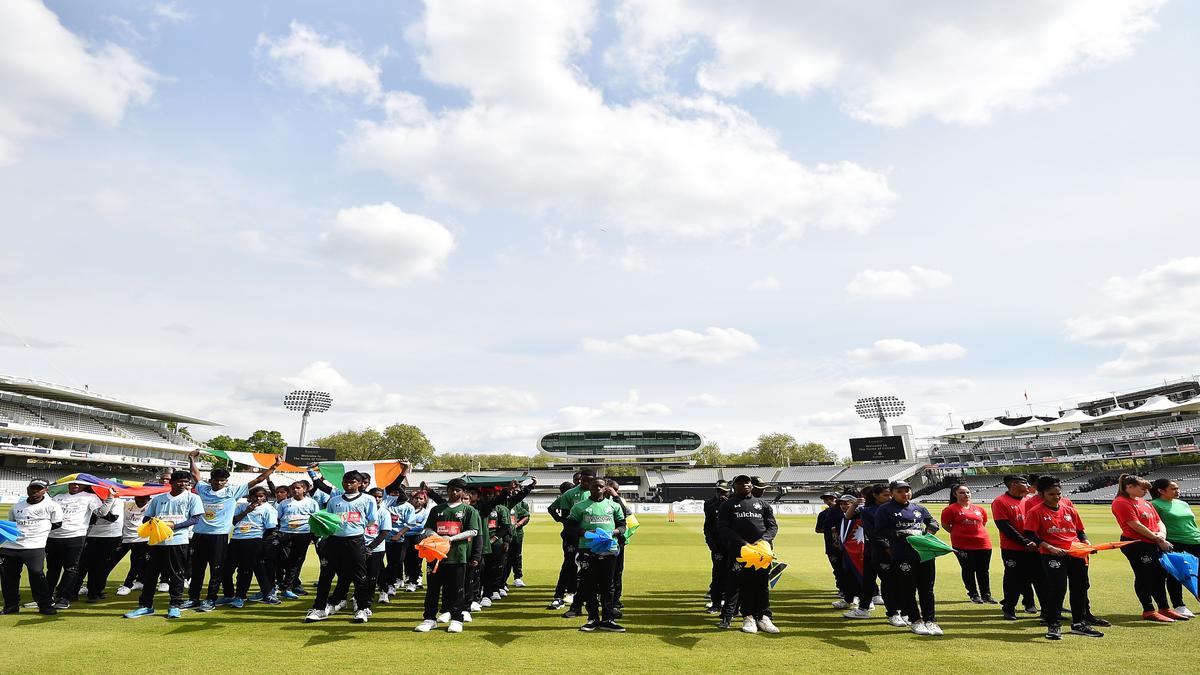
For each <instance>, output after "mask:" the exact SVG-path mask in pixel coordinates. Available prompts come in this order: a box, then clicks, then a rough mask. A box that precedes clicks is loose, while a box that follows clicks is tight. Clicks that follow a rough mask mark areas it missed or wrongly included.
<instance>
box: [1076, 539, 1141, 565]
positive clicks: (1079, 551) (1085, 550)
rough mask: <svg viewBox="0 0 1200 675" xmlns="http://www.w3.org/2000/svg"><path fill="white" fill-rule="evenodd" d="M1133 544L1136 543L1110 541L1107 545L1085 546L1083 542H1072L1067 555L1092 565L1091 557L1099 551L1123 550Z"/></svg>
mask: <svg viewBox="0 0 1200 675" xmlns="http://www.w3.org/2000/svg"><path fill="white" fill-rule="evenodd" d="M1132 543H1134V542H1132V541H1110V542H1107V543H1100V544H1090V543H1088V544H1085V543H1083V542H1082V541H1073V542H1071V548H1070V549H1069V550H1067V555H1070V556H1074V557H1076V558H1083V564H1085V565H1090V564H1091V558H1090V556H1091V555H1092V554H1093V553H1095V552H1097V551H1111V550H1113V549H1117V548H1121V547H1123V546H1128V545H1130V544H1132Z"/></svg>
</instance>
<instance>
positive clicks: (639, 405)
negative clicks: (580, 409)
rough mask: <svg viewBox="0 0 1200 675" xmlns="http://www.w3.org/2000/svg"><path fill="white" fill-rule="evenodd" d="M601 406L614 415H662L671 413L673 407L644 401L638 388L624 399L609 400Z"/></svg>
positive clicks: (632, 390)
mask: <svg viewBox="0 0 1200 675" xmlns="http://www.w3.org/2000/svg"><path fill="white" fill-rule="evenodd" d="M600 407H601V408H602V409H603V410H604V411H605V412H607V413H609V414H612V415H623V416H626V417H629V416H636V417H641V416H648V415H654V416H662V415H670V414H671V408H669V407H668V406H666V405H665V404H662V403H643V402H642V400H641V397H640V396H638V393H637V390H636V389H630V390H629V397H628V398H626V399H625V400H624V401H607V402H605V403H601V404H600Z"/></svg>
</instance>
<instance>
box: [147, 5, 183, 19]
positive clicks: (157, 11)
mask: <svg viewBox="0 0 1200 675" xmlns="http://www.w3.org/2000/svg"><path fill="white" fill-rule="evenodd" d="M150 11H151V13H152V14H154V16H156V17H158V18H160V19H164V20H166V21H168V22H170V23H182V22H184V21H187V20H188V19H190V18H192V15H191V14H188V13H187V12H186V11H184V10H182V9H179V7H178V6H177V5H176V4H175V3H174V2H160V3H158V4H156V5H154V7H153V8H151V10H150Z"/></svg>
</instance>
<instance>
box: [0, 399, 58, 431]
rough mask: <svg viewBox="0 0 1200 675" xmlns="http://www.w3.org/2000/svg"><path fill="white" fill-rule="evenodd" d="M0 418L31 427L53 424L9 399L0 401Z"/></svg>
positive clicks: (51, 425) (50, 425)
mask: <svg viewBox="0 0 1200 675" xmlns="http://www.w3.org/2000/svg"><path fill="white" fill-rule="evenodd" d="M0 418H2V419H4V420H7V421H9V422H12V423H15V424H24V425H26V426H31V427H53V426H54V425H53V424H51V423H50V422H47V421H46V420H44V419H42V418H41V417H38V415H37V413H35V412H33V411H32V410H30V409H28V408H26V407H25V406H22V405H18V404H16V403H13V402H11V401H0Z"/></svg>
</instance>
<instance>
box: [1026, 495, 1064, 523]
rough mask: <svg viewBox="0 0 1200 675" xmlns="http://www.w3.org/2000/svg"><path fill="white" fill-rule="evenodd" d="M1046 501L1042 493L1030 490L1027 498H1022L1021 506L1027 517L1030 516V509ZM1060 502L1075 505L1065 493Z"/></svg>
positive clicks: (1060, 503)
mask: <svg viewBox="0 0 1200 675" xmlns="http://www.w3.org/2000/svg"><path fill="white" fill-rule="evenodd" d="M1044 501H1046V500H1044V499H1042V496H1041V495H1040V494H1038V493H1036V492H1030V493H1029V495H1028V496H1027V497H1025V499H1022V500H1021V507H1022V508H1024V509H1025V517H1026V518H1028V517H1029V509H1032V508H1033V507H1035V506H1040V505H1041V504H1042V502H1044ZM1058 503H1059V505H1060V506H1062V505H1066V506H1075V504H1073V503H1072V502H1071V500H1070V499H1067V497H1066V495H1063V497H1062V499H1059V500H1058Z"/></svg>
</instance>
